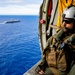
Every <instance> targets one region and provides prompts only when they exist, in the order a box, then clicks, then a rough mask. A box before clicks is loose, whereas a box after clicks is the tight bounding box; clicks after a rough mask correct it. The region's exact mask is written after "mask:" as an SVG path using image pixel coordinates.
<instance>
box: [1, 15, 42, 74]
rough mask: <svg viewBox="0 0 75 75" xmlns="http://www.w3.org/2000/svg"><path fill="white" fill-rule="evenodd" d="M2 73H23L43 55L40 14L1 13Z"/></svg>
mask: <svg viewBox="0 0 75 75" xmlns="http://www.w3.org/2000/svg"><path fill="white" fill-rule="evenodd" d="M11 19H16V20H20V21H21V22H18V23H9V24H0V75H22V74H23V73H24V72H26V71H27V70H28V69H30V68H31V67H32V66H33V65H34V64H36V63H37V62H38V61H39V60H40V57H41V52H40V46H39V39H38V16H25V15H22V16H11V15H9V16H8V15H6V16H5V15H4V16H3V15H0V23H1V22H4V21H6V20H11Z"/></svg>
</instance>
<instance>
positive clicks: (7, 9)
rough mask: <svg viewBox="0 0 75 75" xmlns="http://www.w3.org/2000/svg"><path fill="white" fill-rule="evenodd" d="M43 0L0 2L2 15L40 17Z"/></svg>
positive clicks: (6, 0) (8, 0) (2, 0)
mask: <svg viewBox="0 0 75 75" xmlns="http://www.w3.org/2000/svg"><path fill="white" fill-rule="evenodd" d="M42 2H43V0H0V15H38V14H39V8H40V5H41V4H42Z"/></svg>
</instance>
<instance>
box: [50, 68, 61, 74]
mask: <svg viewBox="0 0 75 75" xmlns="http://www.w3.org/2000/svg"><path fill="white" fill-rule="evenodd" d="M50 70H51V71H52V72H53V74H54V75H60V74H59V72H58V71H57V70H56V69H55V68H52V67H50Z"/></svg>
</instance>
